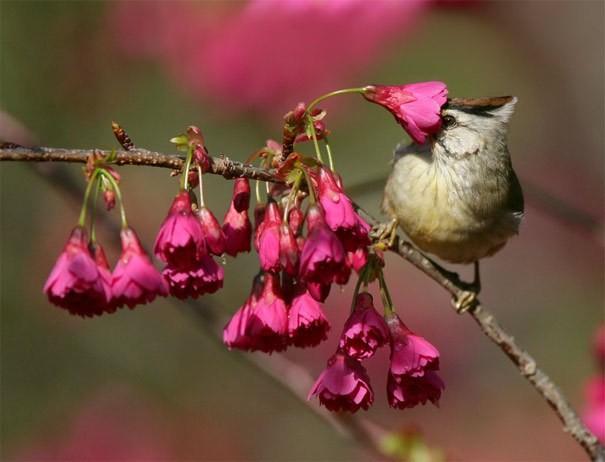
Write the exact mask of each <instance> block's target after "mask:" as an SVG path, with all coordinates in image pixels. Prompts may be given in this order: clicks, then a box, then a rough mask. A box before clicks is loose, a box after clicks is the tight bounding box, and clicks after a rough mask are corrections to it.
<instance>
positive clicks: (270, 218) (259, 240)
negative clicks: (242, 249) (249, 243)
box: [254, 201, 281, 271]
mask: <svg viewBox="0 0 605 462" xmlns="http://www.w3.org/2000/svg"><path fill="white" fill-rule="evenodd" d="M280 226H281V216H280V212H279V208H278V206H277V204H276V203H275V202H273V201H271V202H270V203H269V204H268V205H267V208H266V209H265V213H264V217H263V221H262V222H261V223H260V225H259V226H258V229H257V230H256V236H255V239H254V245H255V247H256V251H257V252H258V258H259V260H260V267H261V269H262V270H264V271H279V269H280V266H281V263H280V252H279V250H280V231H279V230H280Z"/></svg>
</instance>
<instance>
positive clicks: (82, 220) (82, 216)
mask: <svg viewBox="0 0 605 462" xmlns="http://www.w3.org/2000/svg"><path fill="white" fill-rule="evenodd" d="M99 170H100V169H95V171H94V172H93V173H92V175H91V176H90V179H89V180H88V184H87V185H86V191H84V200H83V201H82V208H81V209H80V218H79V219H78V225H80V226H82V227H84V226H86V211H87V210H88V199H89V197H90V192H91V191H92V187H93V185H94V184H95V182H96V180H97V175H98V174H99Z"/></svg>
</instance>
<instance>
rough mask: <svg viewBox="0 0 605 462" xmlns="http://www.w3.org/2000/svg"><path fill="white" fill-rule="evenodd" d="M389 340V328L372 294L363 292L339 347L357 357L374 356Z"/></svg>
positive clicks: (344, 330) (348, 321)
mask: <svg viewBox="0 0 605 462" xmlns="http://www.w3.org/2000/svg"><path fill="white" fill-rule="evenodd" d="M388 340H389V329H388V327H387V324H386V323H385V322H384V319H383V318H382V316H381V315H380V314H378V312H377V311H376V309H375V308H374V304H373V300H372V296H371V295H370V294H369V293H367V292H361V293H359V294H358V295H357V300H355V307H354V308H353V312H352V313H351V315H350V316H349V319H347V321H346V322H345V325H344V328H343V331H342V335H341V337H340V341H339V343H338V347H339V348H340V349H341V350H342V351H343V352H345V353H346V354H347V355H349V356H350V357H352V358H355V359H359V360H362V359H367V358H370V357H372V356H374V353H376V350H377V349H378V348H380V347H381V346H383V345H385V344H386V343H387V342H388Z"/></svg>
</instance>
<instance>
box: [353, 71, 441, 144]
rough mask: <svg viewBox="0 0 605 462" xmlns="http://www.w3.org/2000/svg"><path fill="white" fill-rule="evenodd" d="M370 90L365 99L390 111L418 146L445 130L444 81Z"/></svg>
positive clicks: (376, 87) (372, 87) (379, 86)
mask: <svg viewBox="0 0 605 462" xmlns="http://www.w3.org/2000/svg"><path fill="white" fill-rule="evenodd" d="M366 88H367V89H368V90H367V92H366V93H365V94H364V96H365V98H366V99H367V100H368V101H371V102H373V103H376V104H379V105H381V106H383V107H385V108H386V109H388V110H389V111H390V112H391V114H393V116H394V117H395V120H397V122H398V123H399V124H400V125H401V126H402V127H403V128H404V129H405V130H406V131H407V132H408V134H409V135H410V136H411V137H412V138H413V139H414V141H416V142H417V143H420V144H422V143H424V142H425V141H426V138H427V136H428V135H431V134H434V133H437V131H438V130H439V128H440V127H441V107H442V106H443V105H444V104H445V102H446V101H447V87H446V85H445V84H444V83H443V82H420V83H412V84H408V85H398V86H388V85H372V86H370V87H366Z"/></svg>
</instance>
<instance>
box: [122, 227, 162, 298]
mask: <svg viewBox="0 0 605 462" xmlns="http://www.w3.org/2000/svg"><path fill="white" fill-rule="evenodd" d="M120 237H121V239H122V255H120V259H119V260H118V263H117V264H116V267H115V269H114V270H113V280H112V293H113V302H114V303H115V305H116V306H117V307H120V306H122V305H128V306H129V307H130V308H133V307H134V306H135V305H138V304H143V303H147V302H151V301H153V300H154V299H155V297H156V296H158V295H159V296H166V295H168V287H167V285H166V282H165V281H164V279H163V278H162V276H161V275H160V273H159V272H158V271H157V270H156V269H155V267H154V266H153V264H152V263H151V260H150V259H149V257H148V256H147V254H146V253H145V251H144V250H143V248H142V247H141V243H140V241H139V238H138V237H137V235H136V233H135V232H134V230H132V229H131V228H126V229H123V230H122V231H121V233H120Z"/></svg>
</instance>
